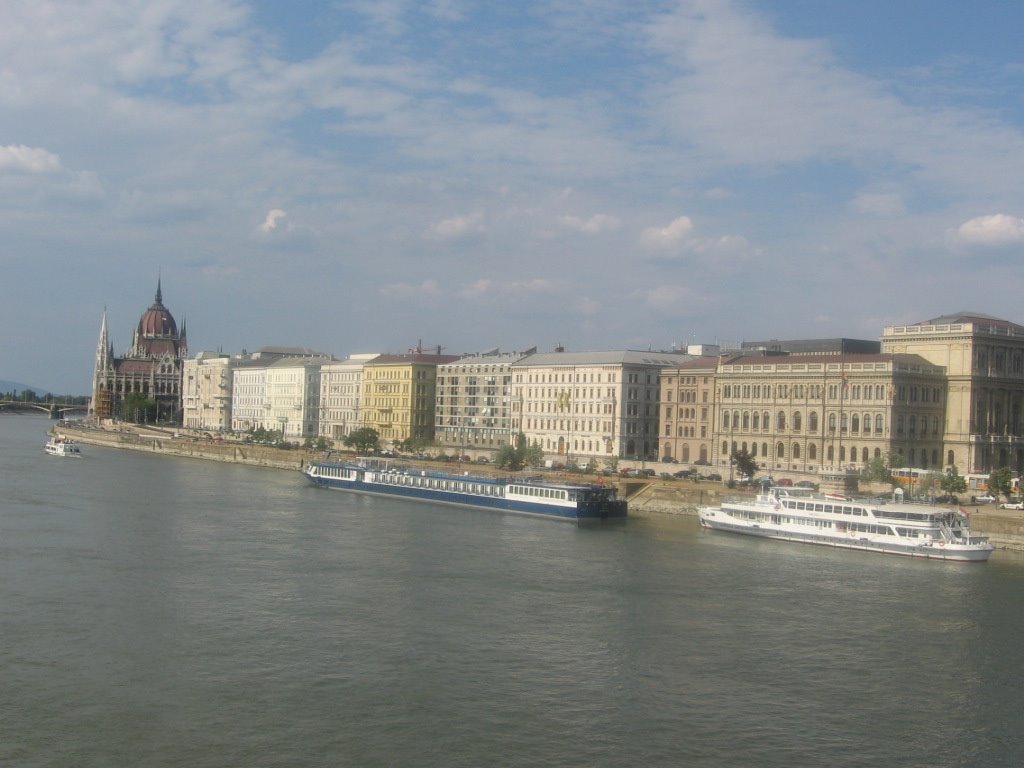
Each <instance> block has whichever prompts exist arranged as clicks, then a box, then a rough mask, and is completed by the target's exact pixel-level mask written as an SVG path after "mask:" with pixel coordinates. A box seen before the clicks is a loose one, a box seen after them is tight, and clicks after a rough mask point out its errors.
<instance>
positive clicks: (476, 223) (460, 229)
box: [430, 213, 484, 239]
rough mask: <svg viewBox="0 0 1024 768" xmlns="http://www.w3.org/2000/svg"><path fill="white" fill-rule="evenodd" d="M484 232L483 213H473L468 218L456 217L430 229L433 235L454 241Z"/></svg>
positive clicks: (440, 222)
mask: <svg viewBox="0 0 1024 768" xmlns="http://www.w3.org/2000/svg"><path fill="white" fill-rule="evenodd" d="M483 231H484V216H483V214H482V213H471V214H469V215H468V216H454V217H452V218H450V219H444V220H442V221H439V222H438V223H437V224H435V225H434V226H433V227H431V228H430V232H431V234H433V235H434V236H436V237H441V238H445V239H454V238H460V237H466V236H468V235H474V234H477V233H480V232H483Z"/></svg>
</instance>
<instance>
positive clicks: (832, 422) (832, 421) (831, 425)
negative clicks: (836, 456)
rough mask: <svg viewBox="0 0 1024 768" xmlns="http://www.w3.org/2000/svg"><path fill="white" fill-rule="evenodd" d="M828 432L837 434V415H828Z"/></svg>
mask: <svg viewBox="0 0 1024 768" xmlns="http://www.w3.org/2000/svg"><path fill="white" fill-rule="evenodd" d="M828 431H829V432H835V431H836V415H835V414H834V413H830V414H829V415H828ZM830 458H831V457H830Z"/></svg>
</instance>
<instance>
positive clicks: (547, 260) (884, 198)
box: [0, 0, 1024, 392]
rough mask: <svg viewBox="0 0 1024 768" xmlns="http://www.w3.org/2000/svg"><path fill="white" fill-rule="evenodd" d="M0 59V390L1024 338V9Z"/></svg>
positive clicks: (200, 32)
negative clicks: (96, 360)
mask: <svg viewBox="0 0 1024 768" xmlns="http://www.w3.org/2000/svg"><path fill="white" fill-rule="evenodd" d="M4 22H5V23H4V24H3V25H0V243H2V246H0V258H2V270H3V271H2V275H3V277H2V279H0V322H2V323H3V327H4V328H5V329H6V331H5V333H4V334H2V336H0V338H2V341H0V378H6V379H13V380H17V381H25V382H27V383H30V384H32V385H35V386H39V387H45V388H52V389H55V390H58V391H73V392H86V391H87V390H88V387H89V381H90V376H91V369H92V360H93V353H94V349H95V343H96V338H97V334H98V331H99V323H100V316H101V313H102V312H103V309H104V307H106V308H107V311H108V317H109V325H110V332H111V336H112V340H113V342H114V346H115V350H116V351H117V352H119V353H120V352H122V351H123V350H124V349H125V348H127V346H128V345H129V343H130V341H131V332H132V329H133V327H134V325H135V324H136V322H137V321H138V318H139V316H140V315H141V314H142V312H143V311H144V310H145V309H146V307H147V306H148V305H149V303H150V302H151V301H152V298H153V293H154V291H155V287H156V281H157V277H158V275H159V276H162V281H163V295H164V302H165V304H166V305H167V306H168V307H169V308H170V309H171V311H172V312H173V313H174V315H175V317H176V318H177V320H178V322H179V324H180V323H181V322H182V321H183V320H185V321H187V323H188V330H189V343H190V349H191V351H192V352H193V353H195V352H198V351H201V350H204V349H222V350H224V351H228V352H238V351H241V350H242V349H249V350H252V349H256V348H258V347H261V346H264V345H268V344H275V345H295V346H307V347H313V348H316V349H320V350H323V351H325V352H331V353H334V354H337V355H344V354H348V353H353V352H363V351H381V352H387V351H404V350H405V349H407V348H409V347H411V346H413V345H415V344H416V343H417V341H422V342H423V344H424V345H428V346H436V345H441V346H443V347H445V349H446V350H447V351H448V352H450V353H460V352H470V351H479V350H483V349H488V348H491V347H495V346H500V347H501V348H503V349H525V348H527V347H530V346H534V345H536V346H538V347H539V348H541V349H542V350H543V349H550V348H552V347H553V346H554V345H556V344H559V343H561V344H563V345H566V346H568V347H569V348H571V349H609V348H624V347H629V348H639V349H647V348H649V347H653V348H656V349H666V348H669V347H671V346H672V345H673V344H679V343H686V342H692V341H702V342H716V341H739V340H743V339H753V338H765V337H776V338H794V337H821V336H839V335H843V336H853V337H860V338H877V337H878V336H879V335H880V333H881V329H882V327H884V326H885V325H889V324H895V323H903V322H916V321H919V320H923V319H927V318H930V317H936V316H939V315H942V314H945V313H949V312H954V311H959V310H964V309H967V310H974V311H980V312H985V313H988V314H993V315H997V316H1000V317H1004V318H1006V319H1009V320H1013V321H1016V322H1024V316H1022V313H1021V312H1019V311H1018V306H1019V304H1020V302H1019V301H1018V294H1019V293H1020V292H1021V286H1022V285H1024V281H1022V279H1021V278H1022V271H1024V265H1022V260H1021V254H1022V249H1024V185H1022V184H1021V179H1022V178H1024V109H1022V106H1024V105H1022V95H1021V94H1024V87H1022V86H1024V54H1022V52H1021V51H1022V49H1021V46H1020V43H1019V39H1018V37H1019V30H1020V29H1022V28H1024V4H1022V3H1017V2H1005V3H1004V2H975V3H970V4H967V3H962V2H944V1H943V0H934V1H932V2H924V1H923V0H903V1H902V2H898V3H893V2H882V1H881V0H862V2H858V3H838V2H821V1H820V0H736V1H734V2H728V1H722V2H713V1H712V0H693V1H692V2H691V1H690V0H683V1H680V2H669V1H668V0H662V1H657V2H644V1H643V0H640V1H639V2H637V1H634V2H628V3H627V2H613V1H612V0H548V2H519V3H500V4H499V3H485V2H477V1H475V0H433V2H429V1H423V0H421V1H420V2H413V0H355V1H352V2H320V3H315V2H309V3H279V2H238V1H229V0H207V1H206V2H204V3H200V4H196V3H190V2H184V1H180V2H179V1H177V0H127V1H126V0H117V2H114V1H113V0H111V1H110V2H107V1H106V0H91V1H90V2H80V3H51V2H45V1H42V0H40V1H37V2H34V3H16V4H12V5H10V6H8V7H7V8H6V9H5V10H4Z"/></svg>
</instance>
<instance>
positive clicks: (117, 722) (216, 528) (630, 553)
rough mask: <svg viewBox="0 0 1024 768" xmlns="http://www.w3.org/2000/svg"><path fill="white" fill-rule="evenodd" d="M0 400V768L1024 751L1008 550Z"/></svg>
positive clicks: (745, 760) (888, 757) (708, 760)
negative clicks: (350, 474)
mask: <svg viewBox="0 0 1024 768" xmlns="http://www.w3.org/2000/svg"><path fill="white" fill-rule="evenodd" d="M48 426H49V422H47V421H46V420H45V419H40V418H36V417H30V416H15V415H4V416H0V765H4V766H18V767H19V768H21V767H22V766H62V767H63V766H80V767H92V766H96V767H99V766H103V767H104V768H109V767H111V766H133V767H137V766H183V767H188V768H203V767H204V766H217V767H221V766H223V767H229V766H230V767H235V766H246V767H248V766H445V767H450V766H492V765H493V766H715V767H718V766H723V767H724V766H730V767H732V766H758V767H759V768H774V767H776V766H778V767H779V768H783V767H786V768H790V767H792V766H931V767H935V766H938V767H943V766H1007V767H1008V768H1009V767H1011V766H1012V767H1014V768H1018V767H1019V766H1021V765H1024V714H1022V706H1021V683H1022V681H1024V662H1022V648H1024V610H1022V608H1024V560H1022V557H1021V556H1020V555H1019V554H1015V553H1008V552H997V553H996V554H995V555H994V556H993V558H992V560H991V561H990V562H988V563H987V564H984V565H978V564H973V565H963V564H959V565H955V564H943V563H935V562H927V561H925V562H922V561H917V560H909V559H902V558H898V557H887V556H881V555H876V554H870V553H857V552H841V551H834V550H830V549H825V548H818V547H812V546H805V545H798V544H787V543H780V542H769V541H759V540H756V539H748V538H745V537H737V536H730V535H728V534H722V533H713V532H708V531H702V530H701V529H700V528H699V527H698V526H697V524H696V522H695V520H693V519H692V518H670V517H654V518H647V519H639V518H635V519H632V520H630V522H629V523H627V524H626V525H625V526H619V527H614V528H607V529H597V530H591V529H578V528H576V527H574V526H572V525H571V524H567V523H561V522H555V521H550V520H541V519H532V518H527V517H522V516H515V515H505V514H500V513H495V512H485V511H477V510H471V509H458V508H449V507H439V506H433V505H429V504H421V503H417V502H400V501H392V500H382V499H378V498H369V497H362V496H358V495H352V494H346V493H339V492H332V491H325V490H319V489H315V488H312V487H308V486H307V485H305V484H304V483H303V480H302V477H301V476H300V475H299V474H298V473H297V472H286V471H280V470H268V469H259V468H253V467H243V466H235V465H228V464H220V463H214V462H203V461H199V460H191V459H184V458H174V457H167V456H157V455H150V454H145V453H133V452H127V451H118V450H115V449H105V448H100V447H92V446H85V447H84V449H83V451H84V453H85V455H84V457H83V458H81V459H58V458H54V457H50V456H47V455H45V454H44V453H43V448H42V446H43V442H44V441H45V435H44V431H45V430H46V429H47V427H48Z"/></svg>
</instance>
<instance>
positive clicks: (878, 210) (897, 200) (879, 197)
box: [850, 192, 906, 216]
mask: <svg viewBox="0 0 1024 768" xmlns="http://www.w3.org/2000/svg"><path fill="white" fill-rule="evenodd" d="M850 207H851V208H853V210H855V211H857V212H858V213H865V214H868V215H871V216H900V215H902V214H904V213H905V212H906V206H905V205H904V204H903V198H902V197H901V196H900V195H898V194H896V193H895V192H861V193H860V194H858V195H857V196H856V197H854V198H853V201H852V202H851V204H850Z"/></svg>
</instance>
